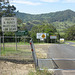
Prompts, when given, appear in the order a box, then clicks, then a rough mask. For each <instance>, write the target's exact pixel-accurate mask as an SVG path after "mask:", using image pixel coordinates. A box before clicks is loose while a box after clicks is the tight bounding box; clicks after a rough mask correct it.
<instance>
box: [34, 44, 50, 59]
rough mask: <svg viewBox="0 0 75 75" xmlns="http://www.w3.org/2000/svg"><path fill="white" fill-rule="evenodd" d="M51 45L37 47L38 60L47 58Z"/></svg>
mask: <svg viewBox="0 0 75 75" xmlns="http://www.w3.org/2000/svg"><path fill="white" fill-rule="evenodd" d="M49 46H50V44H39V45H35V50H36V56H37V58H47V52H48V49H49Z"/></svg>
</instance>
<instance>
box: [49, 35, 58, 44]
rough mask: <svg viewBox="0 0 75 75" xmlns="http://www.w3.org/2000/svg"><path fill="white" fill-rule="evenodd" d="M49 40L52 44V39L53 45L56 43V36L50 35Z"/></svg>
mask: <svg viewBox="0 0 75 75" xmlns="http://www.w3.org/2000/svg"><path fill="white" fill-rule="evenodd" d="M50 39H51V43H52V39H55V43H56V39H57V36H56V35H50Z"/></svg>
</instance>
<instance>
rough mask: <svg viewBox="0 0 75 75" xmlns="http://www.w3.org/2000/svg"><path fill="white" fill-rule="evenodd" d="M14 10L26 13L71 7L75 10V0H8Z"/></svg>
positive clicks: (61, 9)
mask: <svg viewBox="0 0 75 75" xmlns="http://www.w3.org/2000/svg"><path fill="white" fill-rule="evenodd" d="M9 1H10V5H14V6H15V7H16V11H19V12H23V13H28V14H44V13H50V12H56V11H63V10H67V9H71V10H73V11H75V0H9Z"/></svg>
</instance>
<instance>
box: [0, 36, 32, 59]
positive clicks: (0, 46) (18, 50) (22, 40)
mask: <svg viewBox="0 0 75 75" xmlns="http://www.w3.org/2000/svg"><path fill="white" fill-rule="evenodd" d="M30 39H31V38H30V37H25V36H23V37H15V36H4V38H3V37H0V57H9V58H10V57H11V58H17V59H32V52H31V47H30V44H29V41H30Z"/></svg>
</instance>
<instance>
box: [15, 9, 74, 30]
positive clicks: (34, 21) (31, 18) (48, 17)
mask: <svg viewBox="0 0 75 75" xmlns="http://www.w3.org/2000/svg"><path fill="white" fill-rule="evenodd" d="M16 16H17V18H20V19H21V20H22V21H23V23H26V25H27V27H28V28H29V30H30V29H31V28H32V26H34V25H38V24H40V25H41V24H42V22H47V23H51V24H53V25H54V26H55V27H56V28H57V30H59V31H62V30H63V29H65V28H68V27H70V26H72V25H74V24H75V12H74V11H72V10H65V11H58V12H53V13H47V14H39V15H31V14H26V13H20V12H16Z"/></svg>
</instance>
